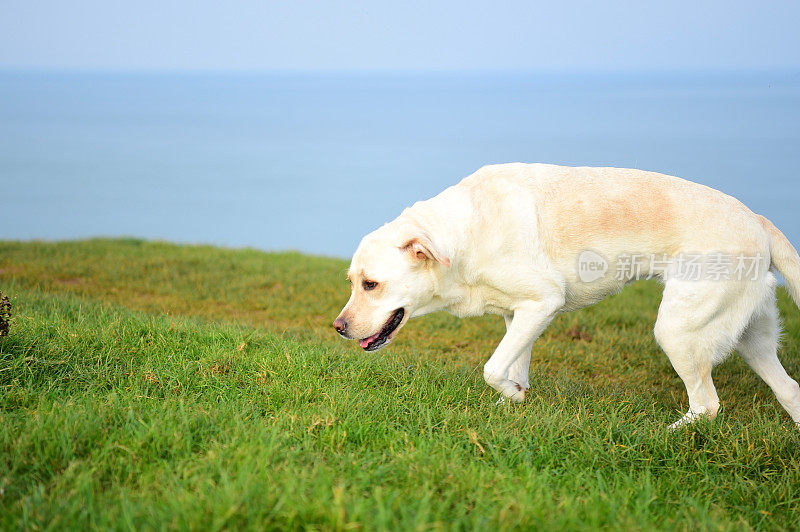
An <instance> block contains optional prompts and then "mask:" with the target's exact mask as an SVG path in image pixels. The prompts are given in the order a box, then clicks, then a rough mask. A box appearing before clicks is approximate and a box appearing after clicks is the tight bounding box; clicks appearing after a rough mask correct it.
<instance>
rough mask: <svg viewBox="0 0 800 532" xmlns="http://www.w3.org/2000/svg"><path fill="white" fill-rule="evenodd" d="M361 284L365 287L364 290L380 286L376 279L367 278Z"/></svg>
mask: <svg viewBox="0 0 800 532" xmlns="http://www.w3.org/2000/svg"><path fill="white" fill-rule="evenodd" d="M361 286H363V287H364V290H372V289H374V288H375V287H376V286H378V283H376V282H375V281H367V280H365V281H364V282H363V283H361Z"/></svg>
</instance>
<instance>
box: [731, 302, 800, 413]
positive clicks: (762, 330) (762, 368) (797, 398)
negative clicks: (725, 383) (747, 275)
mask: <svg viewBox="0 0 800 532" xmlns="http://www.w3.org/2000/svg"><path fill="white" fill-rule="evenodd" d="M779 330H780V325H779V321H778V309H777V308H776V307H775V296H774V293H773V294H772V295H771V298H770V300H769V302H768V304H767V305H766V306H765V308H764V310H763V312H760V313H758V314H757V315H755V316H754V317H753V319H752V321H751V322H750V324H749V325H748V326H747V329H745V332H744V334H743V335H742V337H741V339H740V340H739V343H738V345H737V346H736V350H737V351H738V352H739V355H740V356H741V357H742V359H743V360H744V361H745V362H747V365H749V366H750V367H751V368H752V369H753V371H755V372H756V373H757V374H758V376H759V377H761V378H762V379H763V380H764V382H766V383H767V385H768V386H769V387H770V388H772V391H773V392H774V393H775V397H777V399H778V402H779V403H780V404H781V405H782V406H783V408H785V409H786V411H787V412H788V413H789V415H790V416H791V417H792V420H793V421H794V422H795V423H797V424H798V426H800V386H798V384H797V382H796V381H795V380H794V379H792V378H791V377H790V376H789V375H788V374H787V373H786V370H785V369H783V366H782V365H781V362H780V360H778V355H777V349H778V333H779Z"/></svg>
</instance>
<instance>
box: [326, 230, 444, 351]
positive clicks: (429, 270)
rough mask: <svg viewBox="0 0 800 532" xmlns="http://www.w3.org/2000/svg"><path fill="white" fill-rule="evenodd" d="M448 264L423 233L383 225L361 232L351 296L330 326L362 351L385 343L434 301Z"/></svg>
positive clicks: (351, 272)
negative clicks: (441, 277)
mask: <svg viewBox="0 0 800 532" xmlns="http://www.w3.org/2000/svg"><path fill="white" fill-rule="evenodd" d="M449 266H450V259H449V258H448V257H447V256H446V255H445V254H443V253H442V251H440V250H439V249H438V248H437V247H436V246H435V245H434V243H433V242H432V241H431V238H430V237H429V236H428V235H427V234H425V233H424V232H423V231H421V230H419V231H418V230H407V231H403V230H398V229H397V228H396V227H393V226H392V225H391V224H389V225H385V226H383V227H382V228H380V229H378V230H377V231H374V232H372V233H370V234H368V235H367V236H365V237H364V239H363V240H362V241H361V244H359V246H358V249H357V250H356V252H355V254H354V255H353V260H352V261H351V263H350V269H349V270H348V272H347V279H348V280H349V281H350V285H351V294H350V300H349V301H348V302H347V304H346V305H345V307H344V309H342V312H341V313H340V314H339V316H338V317H337V318H336V320H335V321H334V322H333V327H334V328H335V329H336V331H337V332H338V333H339V334H341V335H342V336H343V337H345V338H348V339H351V340H353V339H355V340H358V341H359V342H358V343H359V345H360V346H361V347H362V348H363V349H364V350H366V351H375V350H378V349H380V348H382V347H385V346H386V345H387V344H389V342H391V341H392V339H393V338H394V337H395V335H397V332H398V331H399V330H400V328H401V327H402V326H403V325H405V323H406V321H408V319H409V318H410V317H411V316H413V315H414V313H415V312H417V311H419V310H420V309H423V308H424V307H425V306H426V305H428V304H429V303H430V302H431V301H432V300H433V299H434V297H435V295H436V289H437V284H438V280H437V279H438V276H439V275H440V274H441V271H442V269H443V268H448V267H449Z"/></svg>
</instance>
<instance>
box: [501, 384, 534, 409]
mask: <svg viewBox="0 0 800 532" xmlns="http://www.w3.org/2000/svg"><path fill="white" fill-rule="evenodd" d="M511 384H512V385H513V387H510V388H509V389H503V392H502V393H501V394H500V398H499V399H497V402H496V403H495V404H497V405H502V404H504V403H505V402H506V400H507V399H508V400H510V402H512V403H522V402H524V401H525V392H527V391H528V390H527V389H526V388H523V387H522V386H520V385H519V384H517V383H513V382H512V383H511Z"/></svg>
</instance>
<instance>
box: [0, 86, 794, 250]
mask: <svg viewBox="0 0 800 532" xmlns="http://www.w3.org/2000/svg"><path fill="white" fill-rule="evenodd" d="M508 161H525V162H551V163H559V164H570V165H603V166H626V167H637V168H643V169H648V170H656V171H661V172H665V173H671V174H675V175H679V176H681V177H686V178H689V179H692V180H695V181H699V182H702V183H705V184H707V185H710V186H713V187H715V188H719V189H721V190H723V191H725V192H727V193H729V194H732V195H734V196H736V197H738V198H739V199H741V200H742V201H744V202H745V203H746V204H747V205H748V206H750V207H751V208H752V209H753V210H755V211H756V212H760V213H762V214H764V215H766V216H767V217H769V218H771V219H772V220H773V221H774V222H775V223H776V224H777V225H778V227H780V228H781V229H782V230H783V231H784V232H785V233H786V234H787V236H789V238H790V239H791V240H792V242H794V243H795V244H800V216H798V205H800V74H798V73H760V74H726V75H714V76H700V75H670V76H666V75H650V76H644V75H642V76H634V75H557V74H549V75H544V74H538V75H536V74H524V75H523V74H447V75H445V74H346V75H345V74H338V75H336V74H330V75H328V74H325V75H323V74H306V75H279V74H275V75H266V74H264V75H255V74H254V75H244V74H240V75H236V74H231V75H135V74H130V75H128V74H113V75H112V74H102V75H101V74H64V73H49V74H45V73H39V74H32V73H25V74H22V73H11V72H5V73H0V202H1V203H0V239H30V238H44V239H65V238H78V237H87V236H96V235H108V236H116V235H129V236H138V237H145V238H152V239H166V240H171V241H177V242H205V243H213V244H220V245H226V246H252V247H257V248H262V249H270V250H275V249H278V250H282V249H297V250H301V251H306V252H312V253H317V254H327V255H335V256H348V255H349V254H350V253H352V251H353V250H354V249H355V246H356V245H357V243H358V241H359V239H360V237H361V236H363V234H365V233H366V232H368V231H370V230H372V229H374V228H375V227H377V226H379V225H381V224H382V223H383V222H385V221H388V220H390V219H392V218H394V217H395V216H396V215H397V214H398V213H399V212H400V211H401V210H402V208H403V207H405V206H407V205H410V204H411V203H413V202H414V201H416V200H418V199H424V198H427V197H430V196H432V195H434V194H436V193H438V192H439V191H440V190H442V189H443V188H445V187H446V186H448V185H450V184H453V183H455V182H457V181H458V180H459V179H461V178H462V177H464V176H466V175H468V174H469V173H471V172H472V171H474V170H475V169H477V168H478V167H480V166H481V165H483V164H486V163H497V162H508Z"/></svg>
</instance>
